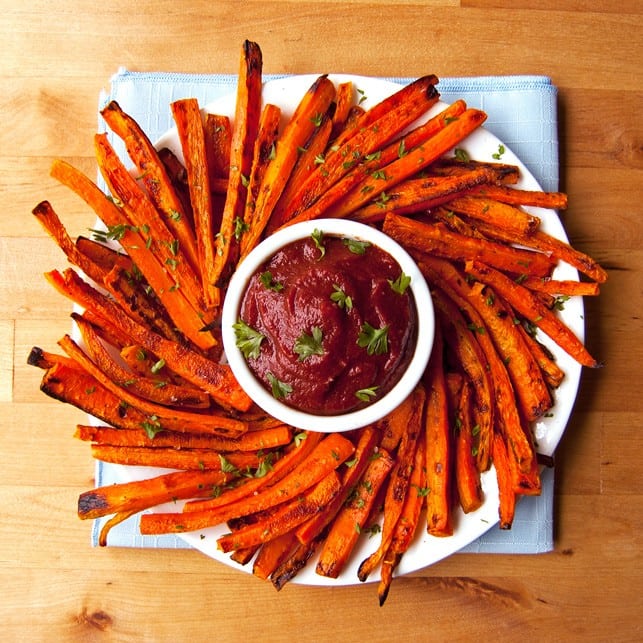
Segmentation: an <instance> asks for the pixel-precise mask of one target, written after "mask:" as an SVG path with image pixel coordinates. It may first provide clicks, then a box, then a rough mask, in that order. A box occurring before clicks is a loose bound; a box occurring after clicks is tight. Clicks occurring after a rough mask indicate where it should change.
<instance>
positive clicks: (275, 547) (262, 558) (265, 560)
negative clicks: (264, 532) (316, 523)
mask: <svg viewBox="0 0 643 643" xmlns="http://www.w3.org/2000/svg"><path fill="white" fill-rule="evenodd" d="M298 545H299V541H298V540H297V538H296V536H295V534H294V531H289V532H286V533H285V534H282V535H281V536H277V537H276V538H273V540H270V541H268V542H266V543H264V544H263V545H262V546H261V549H260V550H259V553H258V554H257V557H256V558H255V562H254V564H253V566H252V573H253V574H254V575H255V576H258V577H259V578H262V579H263V580H266V579H268V578H270V575H271V574H272V573H273V572H274V570H275V569H276V568H277V567H278V566H279V565H280V564H281V563H282V562H283V561H284V560H286V558H288V556H290V554H292V553H294V551H295V549H297V546H298Z"/></svg>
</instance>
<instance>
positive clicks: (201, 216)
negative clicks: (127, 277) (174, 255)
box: [170, 98, 221, 309]
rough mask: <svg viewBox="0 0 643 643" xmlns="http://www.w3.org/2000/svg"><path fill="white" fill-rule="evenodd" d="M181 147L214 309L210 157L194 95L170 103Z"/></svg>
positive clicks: (200, 260)
mask: <svg viewBox="0 0 643 643" xmlns="http://www.w3.org/2000/svg"><path fill="white" fill-rule="evenodd" d="M170 107H171V109H172V115H173V117H174V122H175V123H176V129H177V133H178V137H179V141H180V143H181V149H182V150H183V158H184V161H185V170H186V172H187V181H188V186H189V194H190V204H191V206H192V217H193V220H194V235H195V237H196V255H197V256H196V261H197V263H196V266H197V267H198V270H197V274H200V275H201V284H202V286H203V294H204V298H205V303H206V306H207V307H208V308H211V309H216V308H217V307H218V306H219V305H220V304H221V293H220V291H219V288H218V287H217V286H216V283H215V282H216V279H214V278H213V275H212V274H211V271H212V269H213V267H214V230H215V228H214V221H213V217H214V214H213V204H212V189H211V187H210V168H209V165H208V163H209V156H208V153H207V148H206V138H205V130H204V127H203V118H202V116H201V110H200V108H199V103H198V101H197V99H196V98H183V99H181V100H177V101H174V102H173V103H171V105H170Z"/></svg>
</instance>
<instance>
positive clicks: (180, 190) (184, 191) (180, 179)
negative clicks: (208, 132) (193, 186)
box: [158, 147, 194, 230]
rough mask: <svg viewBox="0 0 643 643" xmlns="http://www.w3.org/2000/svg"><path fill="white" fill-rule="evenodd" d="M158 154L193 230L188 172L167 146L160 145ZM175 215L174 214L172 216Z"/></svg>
mask: <svg viewBox="0 0 643 643" xmlns="http://www.w3.org/2000/svg"><path fill="white" fill-rule="evenodd" d="M158 155H159V159H160V160H161V163H163V167H164V168H165V171H166V172H167V175H168V178H169V179H170V182H171V183H172V186H173V187H174V191H175V192H176V196H177V198H178V199H179V201H180V202H181V205H182V206H183V212H184V213H185V218H186V219H187V221H188V224H189V227H190V230H194V217H193V216H192V204H191V203H190V186H189V185H188V173H187V172H186V170H185V166H184V165H183V163H182V162H181V161H180V160H179V157H178V156H177V155H176V154H175V153H174V152H173V151H172V150H171V149H170V148H169V147H162V148H161V149H160V150H159V151H158ZM176 217H177V215H176V214H175V215H174V218H176Z"/></svg>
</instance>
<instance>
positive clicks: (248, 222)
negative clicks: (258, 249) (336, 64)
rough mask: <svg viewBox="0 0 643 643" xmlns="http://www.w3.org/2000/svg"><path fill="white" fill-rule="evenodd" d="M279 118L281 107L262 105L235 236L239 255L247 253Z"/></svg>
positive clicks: (273, 148) (274, 153) (273, 150)
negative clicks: (241, 223) (239, 245)
mask: <svg viewBox="0 0 643 643" xmlns="http://www.w3.org/2000/svg"><path fill="white" fill-rule="evenodd" d="M280 120H281V109H279V107H277V106H276V105H271V104H270V103H268V104H266V105H264V108H263V110H262V112H261V117H260V119H259V131H258V132H257V138H256V140H255V142H254V155H253V160H252V168H251V170H250V176H249V178H248V190H247V192H248V193H247V195H246V203H245V208H244V214H243V228H242V229H240V230H238V231H237V236H238V238H239V241H240V243H241V257H243V256H244V254H247V251H246V250H245V249H244V243H245V236H246V234H247V233H248V232H249V231H250V229H251V228H252V226H253V224H254V223H255V222H254V215H255V211H256V208H257V197H258V195H259V189H260V187H261V183H262V181H263V178H264V176H265V174H266V171H267V169H268V166H269V164H270V162H271V161H272V160H273V159H274V158H275V157H276V149H277V148H276V145H277V140H278V137H279V123H280ZM259 236H261V234H260V235H259Z"/></svg>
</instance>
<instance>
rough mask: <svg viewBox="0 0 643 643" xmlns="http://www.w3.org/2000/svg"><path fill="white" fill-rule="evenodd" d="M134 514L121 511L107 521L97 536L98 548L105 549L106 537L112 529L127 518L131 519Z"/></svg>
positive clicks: (133, 512) (134, 512)
mask: <svg viewBox="0 0 643 643" xmlns="http://www.w3.org/2000/svg"><path fill="white" fill-rule="evenodd" d="M136 513H137V512H136V511H121V512H119V513H116V514H114V515H113V516H112V517H111V518H110V519H109V520H106V521H105V523H104V524H103V526H102V527H101V530H100V533H99V534H98V545H99V547H107V537H108V535H109V532H110V531H111V530H112V529H113V528H114V527H116V525H120V523H122V522H125V521H126V520H127V519H128V518H131V517H132V516H133V515H135V514H136Z"/></svg>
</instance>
